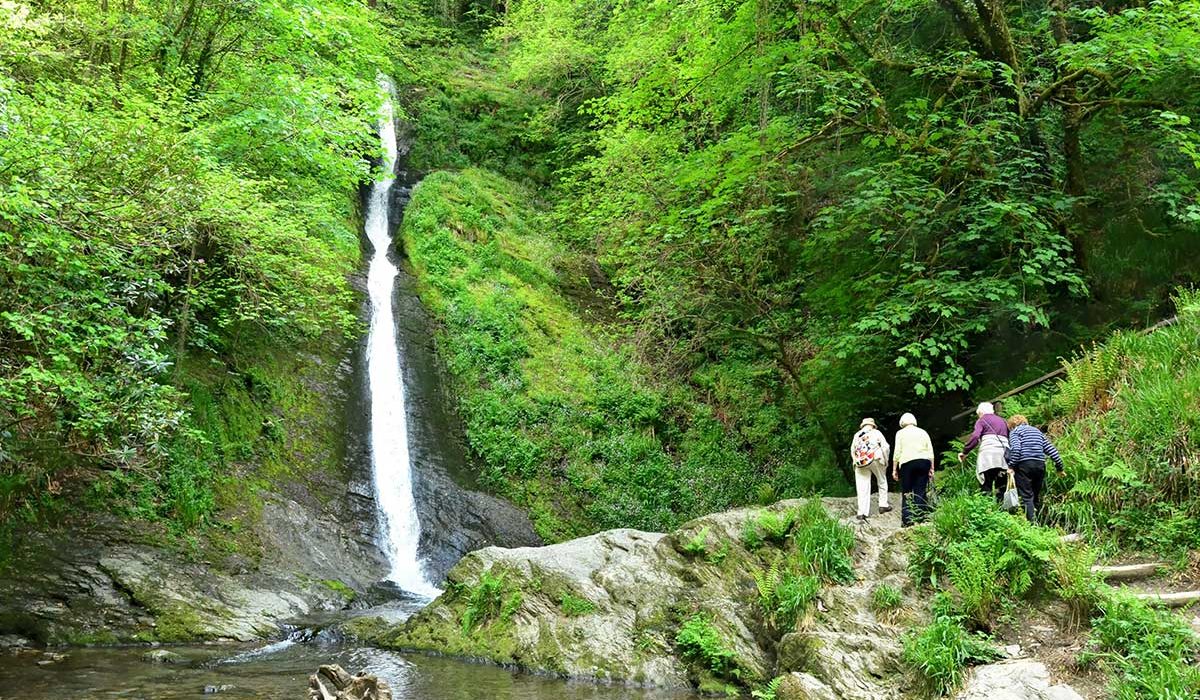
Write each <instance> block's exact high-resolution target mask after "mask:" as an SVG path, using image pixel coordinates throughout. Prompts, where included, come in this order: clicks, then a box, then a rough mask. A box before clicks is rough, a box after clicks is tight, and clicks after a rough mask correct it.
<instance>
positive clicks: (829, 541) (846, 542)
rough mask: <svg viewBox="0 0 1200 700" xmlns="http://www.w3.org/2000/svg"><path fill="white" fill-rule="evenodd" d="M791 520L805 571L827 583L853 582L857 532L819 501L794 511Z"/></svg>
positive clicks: (808, 503)
mask: <svg viewBox="0 0 1200 700" xmlns="http://www.w3.org/2000/svg"><path fill="white" fill-rule="evenodd" d="M792 519H793V521H794V526H793V529H792V545H793V548H794V551H795V560H796V561H798V562H799V563H800V566H801V568H802V570H804V571H807V572H808V573H810V574H812V575H813V576H816V577H818V578H821V579H824V580H827V581H835V582H837V583H849V582H850V581H853V580H854V566H853V563H852V562H851V560H850V550H852V549H853V548H854V531H853V530H852V529H850V528H849V527H847V526H846V525H844V524H842V523H840V522H838V521H837V520H836V519H835V518H834V517H833V516H831V515H830V514H829V512H828V511H826V510H825V507H824V506H823V505H822V504H821V499H819V498H813V499H811V500H809V501H808V502H807V503H805V504H804V505H803V506H801V507H800V508H798V509H796V510H795V511H792Z"/></svg>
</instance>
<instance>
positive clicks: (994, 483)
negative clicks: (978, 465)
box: [982, 469, 1008, 503]
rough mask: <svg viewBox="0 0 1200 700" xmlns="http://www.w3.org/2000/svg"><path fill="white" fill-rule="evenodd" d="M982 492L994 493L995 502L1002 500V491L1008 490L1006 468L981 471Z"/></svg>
mask: <svg viewBox="0 0 1200 700" xmlns="http://www.w3.org/2000/svg"><path fill="white" fill-rule="evenodd" d="M982 488H983V492H984V493H985V494H988V493H992V492H993V491H995V493H996V502H997V503H999V502H1001V501H1003V500H1004V492H1005V491H1007V490H1008V470H1007V469H989V470H987V471H986V472H984V473H983V486H982Z"/></svg>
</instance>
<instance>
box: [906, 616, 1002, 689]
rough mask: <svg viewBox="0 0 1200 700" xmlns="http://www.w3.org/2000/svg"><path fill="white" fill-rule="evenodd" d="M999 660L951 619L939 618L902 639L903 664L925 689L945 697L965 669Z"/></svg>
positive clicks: (989, 647)
mask: <svg viewBox="0 0 1200 700" xmlns="http://www.w3.org/2000/svg"><path fill="white" fill-rule="evenodd" d="M998 658H1000V654H999V652H998V651H997V650H996V648H995V647H993V646H992V645H991V644H990V643H989V642H988V641H987V640H986V639H985V638H983V637H980V636H978V635H975V634H972V633H970V632H968V631H967V630H966V629H965V628H964V627H963V626H962V623H961V622H960V621H959V620H958V619H956V618H953V617H945V616H943V617H939V618H937V619H935V620H934V621H933V623H932V624H930V625H929V626H928V627H925V628H924V629H922V630H920V631H913V632H911V633H909V635H908V636H907V637H906V638H905V640H904V654H903V659H904V663H905V664H907V665H908V666H909V668H911V669H912V670H913V671H915V672H916V673H917V675H918V676H919V677H920V678H921V680H922V681H923V682H924V683H925V685H926V687H927V689H928V690H929V691H930V692H932V693H935V694H937V695H947V694H949V693H950V692H952V691H953V690H955V689H956V688H958V686H959V685H960V684H961V683H962V680H963V671H964V669H965V668H966V667H967V666H968V665H970V664H973V663H987V662H989V661H995V660H996V659H998Z"/></svg>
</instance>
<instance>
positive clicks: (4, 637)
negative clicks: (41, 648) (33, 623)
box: [0, 634, 33, 650]
mask: <svg viewBox="0 0 1200 700" xmlns="http://www.w3.org/2000/svg"><path fill="white" fill-rule="evenodd" d="M32 646H33V642H32V641H30V640H28V639H26V638H25V637H22V636H20V635H17V634H0V649H13V650H17V649H29V648H30V647H32Z"/></svg>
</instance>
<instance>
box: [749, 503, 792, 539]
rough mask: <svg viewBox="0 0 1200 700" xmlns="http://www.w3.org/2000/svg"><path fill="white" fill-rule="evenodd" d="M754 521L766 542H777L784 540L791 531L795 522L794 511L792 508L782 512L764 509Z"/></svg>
mask: <svg viewBox="0 0 1200 700" xmlns="http://www.w3.org/2000/svg"><path fill="white" fill-rule="evenodd" d="M756 522H757V525H758V529H759V531H760V532H761V533H762V536H763V538H764V539H765V540H766V541H768V542H774V543H776V544H778V543H781V542H783V541H784V540H786V539H787V536H788V534H789V533H790V532H791V531H792V526H794V525H795V524H796V513H795V511H792V510H785V511H783V512H775V511H770V510H764V511H763V512H761V513H759V514H758V518H757V519H756Z"/></svg>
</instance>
